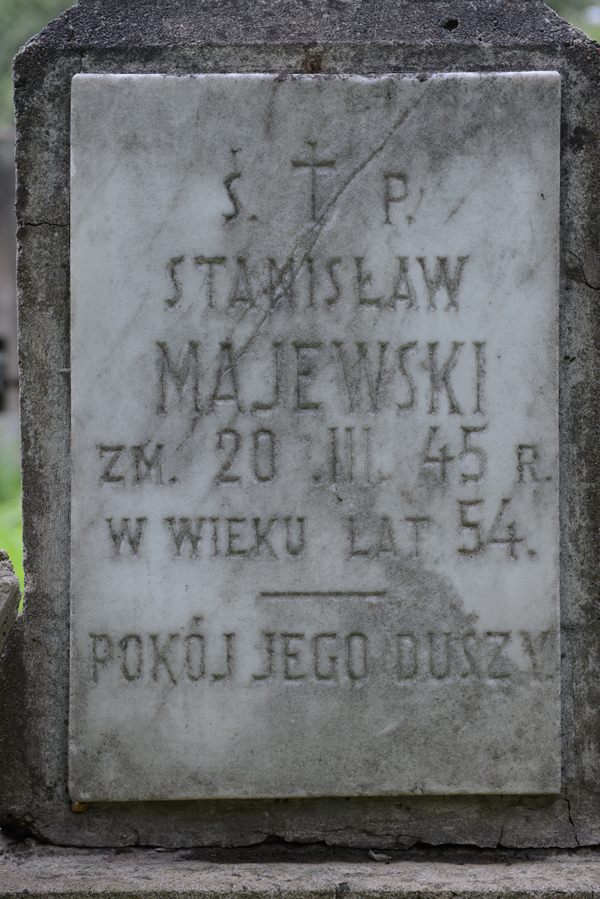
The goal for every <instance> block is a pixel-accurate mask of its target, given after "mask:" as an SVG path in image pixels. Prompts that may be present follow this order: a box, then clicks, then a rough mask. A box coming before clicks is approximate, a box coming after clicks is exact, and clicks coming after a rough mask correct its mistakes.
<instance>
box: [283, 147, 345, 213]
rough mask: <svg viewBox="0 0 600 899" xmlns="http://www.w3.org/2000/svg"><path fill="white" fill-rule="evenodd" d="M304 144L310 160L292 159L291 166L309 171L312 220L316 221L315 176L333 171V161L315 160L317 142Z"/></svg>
mask: <svg viewBox="0 0 600 899" xmlns="http://www.w3.org/2000/svg"><path fill="white" fill-rule="evenodd" d="M306 143H307V144H308V146H309V147H310V149H311V153H310V159H308V160H302V159H292V166H293V167H294V168H295V169H310V201H311V212H312V220H313V222H316V220H317V175H318V174H319V172H320V171H321V170H322V169H334V168H335V159H317V154H316V149H317V142H316V141H314V140H307V141H306Z"/></svg>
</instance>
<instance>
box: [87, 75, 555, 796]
mask: <svg viewBox="0 0 600 899" xmlns="http://www.w3.org/2000/svg"><path fill="white" fill-rule="evenodd" d="M559 88H560V81H559V78H558V76H557V75H556V74H555V73H552V72H545V73H504V74H497V75H494V74H491V75H439V76H434V77H431V78H430V79H428V80H426V81H422V80H419V79H413V78H408V77H401V76H397V75H389V76H381V77H373V78H363V77H357V76H356V77H354V76H344V77H341V76H340V77H325V76H314V77H308V76H294V77H289V78H275V77H272V76H267V75H227V76H225V75H207V76H198V77H193V78H178V77H170V76H168V77H166V76H125V75H110V76H109V75H85V76H77V77H76V78H75V79H74V82H73V123H72V151H73V170H72V198H73V206H72V319H73V325H72V327H73V333H72V357H73V358H72V408H73V483H72V496H73V500H72V503H73V508H72V513H73V514H72V558H73V571H72V650H71V657H72V695H71V725H70V726H71V752H70V781H71V793H72V796H73V798H75V799H79V800H88V799H95V800H119V801H124V800H139V799H146V798H153V799H157V798H158V799H194V798H204V797H215V798H218V797H267V796H282V797H283V796H314V795H361V794H367V795H368V794H371V795H374V794H388V795H393V794H400V793H403V792H411V793H414V792H423V793H465V792H477V793H486V792H490V793H494V792H498V793H505V792H526V793H544V792H553V791H555V790H556V789H557V788H558V784H559V770H560V759H559V751H558V745H559V684H558V637H557V564H558V563H557V556H558V544H557V489H558V485H557V384H556V351H557V233H558V121H559V119H558V114H559ZM100 185H102V189H100ZM107 223H109V227H107ZM350 720H351V721H352V739H351V740H349V739H347V736H344V734H345V733H346V731H345V729H344V727H343V726H341V725H342V723H343V722H347V721H350ZM461 720H468V721H469V732H468V733H467V732H466V731H458V732H457V730H456V726H455V724H456V721H461ZM148 734H151V737H152V738H151V739H150V740H148V739H147V735H148ZM474 735H476V739H474ZM140 746H141V747H142V748H141V749H140ZM134 752H135V758H136V763H135V765H133V764H132V762H131V759H132V758H133V754H134ZM92 762H93V764H92Z"/></svg>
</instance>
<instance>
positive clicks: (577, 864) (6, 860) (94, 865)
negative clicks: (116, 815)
mask: <svg viewBox="0 0 600 899" xmlns="http://www.w3.org/2000/svg"><path fill="white" fill-rule="evenodd" d="M0 847H1V844H0ZM270 848H271V849H272V850H274V851H273V852H271V853H266V856H267V857H268V856H269V855H270V856H271V857H272V858H273V857H277V856H278V855H281V856H282V857H283V859H284V860H279V861H268V860H266V859H265V853H263V857H262V858H261V856H260V853H255V857H254V858H253V857H252V856H247V857H245V858H244V857H241V858H240V857H238V858H237V859H235V858H228V857H227V853H225V855H224V854H223V853H221V854H220V855H219V853H212V854H210V853H206V852H204V853H202V852H201V851H174V852H162V851H157V850H152V849H132V850H130V851H128V852H120V853H116V852H114V851H112V852H108V851H106V850H103V851H92V850H78V851H73V850H71V849H56V848H49V847H43V846H37V845H36V846H25V847H23V846H22V845H21V846H20V845H19V844H12V845H10V844H8V845H7V846H6V848H5V850H4V852H2V849H1V848H0V899H16V897H19V896H23V897H25V896H26V897H27V899H49V897H53V896H56V897H68V899H80V897H81V899H83V897H86V899H87V897H89V896H97V897H102V899H131V897H145V899H154V897H156V899H158V897H160V899H175V897H180V896H181V897H184V896H185V897H186V899H209V897H210V899H221V897H222V899H259V897H260V899H262V897H265V899H267V897H273V899H404V897H406V899H431V897H432V896H435V897H436V899H522V897H524V896H527V897H536V899H556V897H557V896H560V897H562V899H591V897H592V896H593V895H595V893H596V889H597V886H598V881H599V879H600V854H599V853H598V852H597V851H593V850H588V851H585V852H580V853H565V852H558V853H550V854H543V853H538V854H537V856H536V855H535V854H529V855H528V856H527V855H524V854H519V853H506V854H505V855H504V856H500V857H499V858H498V857H494V858H490V857H489V854H485V855H483V854H480V853H469V852H465V851H464V850H453V851H446V852H444V853H441V854H440V853H438V854H435V853H434V854H432V853H427V852H420V853H419V852H416V853H414V854H412V855H411V854H406V856H405V857H404V858H403V857H401V854H400V853H395V857H394V858H392V857H391V856H390V855H386V854H383V853H371V856H370V857H369V855H368V854H367V853H366V852H363V853H354V854H352V853H350V852H348V851H347V852H346V853H345V854H342V857H339V856H338V857H335V858H329V859H327V857H326V856H327V850H319V849H316V850H315V848H313V847H306V848H305V849H304V850H302V849H299V850H298V852H300V853H301V857H300V859H299V860H298V861H299V862H300V863H295V862H292V861H290V856H291V854H292V853H291V850H290V848H289V847H287V848H285V847H284V848H283V849H277V848H276V847H273V846H272V847H270ZM324 856H325V857H324ZM378 859H379V860H378Z"/></svg>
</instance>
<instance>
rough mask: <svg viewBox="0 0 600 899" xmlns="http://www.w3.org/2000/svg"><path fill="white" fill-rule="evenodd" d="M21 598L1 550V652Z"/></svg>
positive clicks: (6, 559)
mask: <svg viewBox="0 0 600 899" xmlns="http://www.w3.org/2000/svg"><path fill="white" fill-rule="evenodd" d="M20 599H21V591H20V589H19V581H18V579H17V578H16V576H15V572H14V569H13V567H12V564H11V562H10V559H9V558H8V556H7V554H6V553H5V552H4V551H3V550H0V653H1V652H2V650H3V648H4V644H5V643H6V639H7V637H8V634H9V632H10V629H11V628H12V626H13V624H14V623H15V621H16V618H17V614H18V611H19V601H20ZM1 738H2V735H1V732H0V739H1Z"/></svg>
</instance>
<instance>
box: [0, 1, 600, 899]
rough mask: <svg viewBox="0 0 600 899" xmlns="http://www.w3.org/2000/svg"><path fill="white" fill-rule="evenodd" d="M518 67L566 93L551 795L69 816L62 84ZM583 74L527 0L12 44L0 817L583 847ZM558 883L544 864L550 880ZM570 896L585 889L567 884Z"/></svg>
mask: <svg viewBox="0 0 600 899" xmlns="http://www.w3.org/2000/svg"><path fill="white" fill-rule="evenodd" d="M524 70H558V71H559V72H560V73H561V76H562V94H563V113H562V116H563V118H562V159H561V166H562V169H561V171H562V175H561V178H562V180H561V238H562V274H561V278H562V281H561V302H560V318H561V370H560V388H561V394H560V396H561V399H560V428H561V520H562V527H561V622H562V675H561V676H562V697H563V699H562V734H563V745H562V758H563V779H562V782H563V789H562V792H561V794H560V796H556V797H539V796H537V797H536V796H531V797H523V796H521V797H511V796H505V797H494V798H492V797H485V796H481V797H452V798H432V797H428V798H424V797H409V796H402V797H398V798H385V799H369V798H360V799H352V800H346V799H341V798H337V799H329V800H328V799H310V800H309V799H304V800H289V801H278V800H269V801H267V800H262V801H258V800H248V801H233V800H227V801H195V802H179V803H176V802H160V803H120V804H110V803H97V804H92V805H90V806H89V807H88V808H85V807H84V808H83V809H81V808H80V807H76V808H78V810H79V811H82V813H80V814H75V812H74V810H73V809H72V808H71V804H70V800H69V796H68V792H67V726H68V721H67V718H68V686H69V684H68V664H69V649H68V646H69V644H68V638H69V545H70V534H69V506H70V496H69V493H70V486H69V483H70V482H69V478H70V474H69V472H70V462H69V289H68V284H69V110H70V86H71V78H72V76H73V75H75V74H77V73H80V72H113V73H120V72H139V73H153V72H155V73H170V74H188V73H199V72H275V73H293V72H325V73H385V72H409V73H418V74H419V73H422V74H423V76H426V74H427V73H428V72H443V71H473V72H486V71H524ZM599 76H600V57H599V55H598V47H597V46H596V45H595V44H593V43H592V42H590V41H589V40H588V39H587V38H585V37H584V36H583V35H582V34H580V33H579V32H577V31H576V30H574V29H573V28H571V27H569V26H568V25H566V24H565V23H564V22H563V21H562V20H560V19H559V18H558V17H557V16H556V15H555V14H554V13H553V12H551V11H550V10H549V9H548V8H547V7H546V6H545V5H544V4H543V3H542V2H540V0H497V2H496V0H479V2H467V0H456V2H452V3H451V2H446V0H437V2H433V0H424V2H419V3H413V2H402V0H378V2H375V0H371V2H352V0H349V2H344V0H328V2H325V0H313V2H308V3H304V2H301V0H289V2H270V3H266V2H256V3H253V4H248V3H246V2H245V0H236V2H221V3H217V2H212V3H209V2H206V0H199V2H197V3H194V4H190V3H189V2H185V0H173V2H161V3H157V2H149V0H145V2H141V0H130V2H128V3H126V4H125V3H122V2H117V0H111V2H108V0H107V2H98V0H96V2H85V0H82V2H81V3H80V4H79V6H77V7H76V8H75V9H73V10H72V11H71V12H69V13H66V14H65V15H64V16H62V17H61V19H59V20H58V21H57V22H55V23H53V24H52V25H51V26H49V27H48V28H47V29H46V30H45V31H44V32H43V33H42V34H41V35H40V36H39V37H38V38H36V39H34V40H32V41H31V42H30V43H29V44H28V45H27V46H26V47H25V48H24V49H23V50H22V51H21V53H20V54H19V56H18V57H17V60H16V63H15V84H16V107H17V165H18V187H17V212H18V224H19V229H18V243H19V264H18V276H19V304H20V306H19V309H20V312H19V316H20V318H19V327H20V364H21V378H22V381H21V385H22V399H21V413H22V428H23V434H22V436H23V474H24V489H25V502H24V513H25V522H24V527H25V545H26V552H27V563H26V564H27V584H28V587H27V594H26V614H25V616H23V617H22V618H21V619H20V620H19V622H18V624H17V626H16V627H15V628H14V629H13V631H12V634H11V639H10V640H9V642H8V644H7V647H6V650H5V653H4V656H3V659H2V664H1V665H0V721H1V722H2V724H1V728H2V734H1V741H2V742H1V744H0V745H1V747H2V751H1V757H2V765H1V766H0V821H3V822H5V823H12V824H13V825H15V826H16V825H18V826H20V827H25V828H27V829H29V830H30V831H31V832H33V833H35V834H37V835H39V836H40V837H43V839H44V840H47V841H50V842H55V843H61V844H68V845H73V846H96V847H101V846H111V845H112V846H131V845H157V846H164V847H176V846H194V845H224V846H236V845H237V846H239V845H248V844H252V843H260V842H263V841H265V840H267V839H269V838H273V837H278V838H280V839H282V840H285V841H288V842H300V843H303V842H307V841H322V842H325V843H328V844H330V845H338V846H339V845H341V846H361V847H380V848H381V847H386V846H387V847H397V846H403V845H413V844H415V843H417V842H421V843H426V844H446V843H455V844H475V845H478V846H482V847H497V846H505V847H552V846H561V847H565V848H568V847H576V846H585V845H591V844H595V843H598V842H599V841H600V786H599V783H600V658H599V654H598V641H599V636H600V634H599V631H600V623H599V620H598V587H597V572H598V561H599V560H598V540H597V534H598V529H599V524H600V497H599V496H598V485H599V483H600V478H599V475H600V448H599V443H598V439H597V435H598V429H599V427H600V421H599V410H598V401H597V383H598V380H599V376H600V371H599V367H600V366H599V360H598V347H599V345H600V317H599V316H598V312H597V306H598V291H599V290H600V222H599V221H598V217H599V215H600V93H599V92H598V89H597V84H598V78H599ZM473 739H474V740H477V733H476V732H474V733H473ZM378 870H379V869H378ZM384 870H387V869H384ZM594 876H595V875H594ZM441 879H442V880H443V877H442V878H441ZM595 879H596V881H597V877H596V878H595ZM335 882H338V883H344V882H346V881H345V880H344V879H343V878H342V877H340V878H339V879H337V878H336V879H333V880H328V881H326V883H325V884H324V885H323V890H324V893H323V894H325V892H327V891H328V893H327V894H329V895H335V894H336V889H335ZM558 884H559V882H558V880H556V879H555V878H553V876H551V885H552V888H553V889H554V888H555V887H557V886H558ZM438 886H439V882H438ZM19 888H20V887H19ZM43 889H45V888H43ZM428 889H429V888H428ZM532 889H533V888H532ZM586 889H587V890H588V892H589V891H590V890H591V884H589V888H588V887H585V888H581V889H580V890H579V893H576V894H578V895H585V894H586ZM342 892H345V889H344V890H342ZM454 892H455V894H456V893H459V894H460V890H459V889H458V888H457V889H456V890H455V891H454ZM542 892H543V891H542ZM554 892H556V890H554ZM13 894H14V893H13ZM163 894H164V892H163ZM337 894H338V895H339V894H340V893H339V889H338V890H337ZM396 894H397V895H402V893H396ZM471 894H472V895H478V893H477V892H472V893H471ZM494 895H504V894H503V893H501V892H499V891H498V890H496V892H495V893H494ZM521 895H523V892H521Z"/></svg>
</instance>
